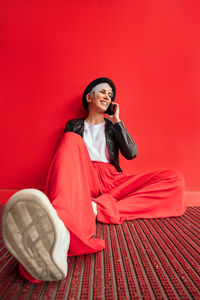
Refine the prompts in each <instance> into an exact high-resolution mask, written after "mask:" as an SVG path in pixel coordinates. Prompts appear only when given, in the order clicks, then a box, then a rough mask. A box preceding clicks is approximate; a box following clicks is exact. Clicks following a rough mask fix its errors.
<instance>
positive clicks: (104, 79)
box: [83, 77, 116, 111]
mask: <svg viewBox="0 0 200 300" xmlns="http://www.w3.org/2000/svg"><path fill="white" fill-rule="evenodd" d="M99 83H108V84H109V86H110V87H111V88H112V92H113V93H112V98H111V100H112V101H114V100H115V95H116V88H115V85H114V83H113V81H112V80H111V79H109V78H106V77H100V78H97V79H95V80H93V81H92V82H90V83H89V84H88V86H87V87H86V89H85V91H84V93H83V106H84V108H85V110H87V111H88V102H87V99H86V96H87V94H88V93H90V92H91V90H92V89H93V87H95V86H96V85H97V84H99Z"/></svg>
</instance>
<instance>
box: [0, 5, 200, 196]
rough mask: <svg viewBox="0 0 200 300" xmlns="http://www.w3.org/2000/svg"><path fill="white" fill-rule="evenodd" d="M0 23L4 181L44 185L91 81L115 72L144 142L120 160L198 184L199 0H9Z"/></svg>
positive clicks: (125, 114) (131, 167)
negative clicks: (175, 173)
mask: <svg viewBox="0 0 200 300" xmlns="http://www.w3.org/2000/svg"><path fill="white" fill-rule="evenodd" d="M27 2H28V3H27ZM0 28H1V30H0V101H1V105H0V107H1V117H0V128H1V147H0V159H1V161H0V169H1V178H0V188H1V189H19V188H26V187H35V188H40V189H43V186H44V182H45V178H46V174H47V170H48V167H49V164H50V162H51V159H52V156H53V153H54V152H55V149H56V147H57V145H58V143H59V141H60V139H61V138H62V135H63V130H64V126H65V124H66V122H67V120H68V119H69V118H73V117H79V116H84V110H83V108H82V106H81V95H82V92H83V89H84V88H85V86H86V85H87V84H88V83H89V82H90V81H91V80H93V79H94V78H96V77H99V76H107V77H110V78H112V79H113V81H114V82H115V84H116V86H117V98H116V99H117V101H118V103H119V104H120V112H121V119H122V120H123V121H124V123H125V124H126V126H127V128H128V129H129V131H130V133H131V134H132V136H133V137H134V139H135V141H136V143H137V146H138V156H137V158H136V159H135V160H133V161H126V160H125V159H123V158H121V166H122V168H123V169H124V170H125V171H128V172H130V173H138V172H147V171H150V170H158V169H173V170H177V171H180V172H182V173H183V175H184V176H185V180H186V190H196V191H198V190H200V180H199V169H200V159H199V153H200V138H199V137H200V122H199V112H200V102H199V100H200V84H199V82H200V5H199V1H189V0H188V1H186V0H185V1H184V0H168V1H160V0H157V1H152V0H146V1H122V0H109V1H106V0H101V1H100V0H99V1H97V0H91V1H90V0H87V1H82V0H79V1H73V2H72V1H46V2H45V1H24V2H22V1H9V0H1V2H0Z"/></svg>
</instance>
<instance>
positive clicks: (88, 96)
mask: <svg viewBox="0 0 200 300" xmlns="http://www.w3.org/2000/svg"><path fill="white" fill-rule="evenodd" d="M86 100H87V102H88V103H89V102H91V96H90V94H87V95H86Z"/></svg>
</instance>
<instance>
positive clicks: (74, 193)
mask: <svg viewBox="0 0 200 300" xmlns="http://www.w3.org/2000/svg"><path fill="white" fill-rule="evenodd" d="M45 193H46V194H47V196H48V197H49V199H50V201H51V203H52V205H53V207H54V208H55V209H56V211H57V214H58V216H59V218H60V219H61V220H62V221H63V223H64V224H65V226H66V227H67V228H68V230H69V231H70V234H71V240H70V247H69V253H68V254H69V255H80V254H84V253H92V252H96V251H98V250H100V249H102V248H104V241H102V240H98V239H92V238H91V237H92V236H93V235H94V233H95V222H96V218H95V215H94V212H93V208H92V204H91V200H92V197H98V196H99V193H100V191H99V179H98V176H97V173H96V171H95V169H94V167H93V164H92V162H91V159H90V157H89V153H88V150H87V148H86V146H85V143H84V141H83V139H82V138H81V137H80V136H79V135H78V134H75V133H72V132H67V133H65V134H64V137H63V139H62V141H61V143H60V145H59V147H58V149H57V151H56V154H55V156H54V158H53V161H52V163H51V166H50V169H49V172H48V176H47V182H46V188H45Z"/></svg>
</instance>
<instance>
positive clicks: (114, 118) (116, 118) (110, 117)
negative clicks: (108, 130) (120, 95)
mask: <svg viewBox="0 0 200 300" xmlns="http://www.w3.org/2000/svg"><path fill="white" fill-rule="evenodd" d="M111 105H115V110H114V114H113V115H110V114H108V113H106V117H107V119H108V120H110V121H111V122H112V123H113V124H116V123H119V122H120V121H121V120H120V118H119V104H118V103H116V102H115V103H111Z"/></svg>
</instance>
